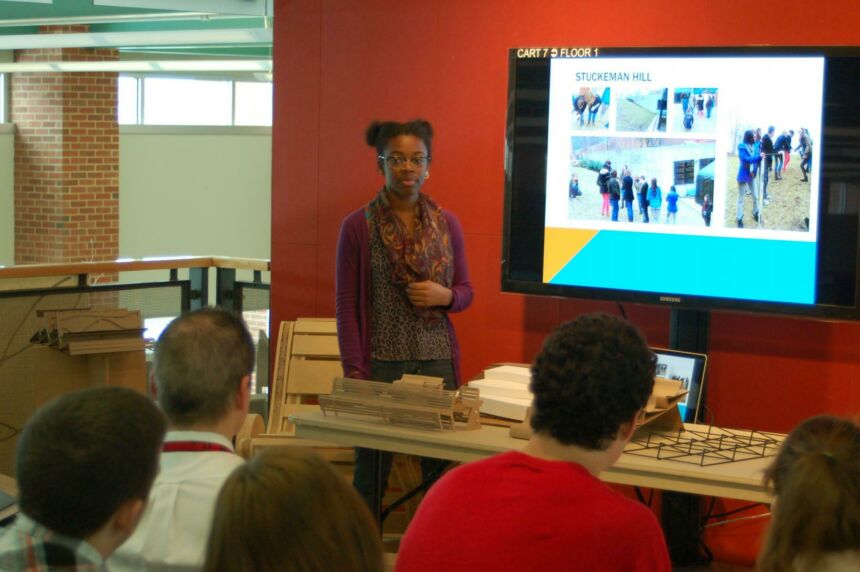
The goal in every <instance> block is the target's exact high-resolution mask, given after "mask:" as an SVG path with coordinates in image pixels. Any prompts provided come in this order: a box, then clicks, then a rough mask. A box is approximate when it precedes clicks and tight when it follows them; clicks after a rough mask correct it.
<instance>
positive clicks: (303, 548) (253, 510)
mask: <svg viewBox="0 0 860 572" xmlns="http://www.w3.org/2000/svg"><path fill="white" fill-rule="evenodd" d="M247 570H256V571H257V572H275V571H282V570H301V571H303V572H317V571H319V572H322V571H326V570H338V571H339V572H353V571H354V572H381V571H382V545H381V543H380V540H379V532H378V529H377V527H376V525H375V523H374V522H373V518H372V517H371V516H370V511H369V510H368V509H367V506H366V505H365V504H364V501H362V500H361V498H360V497H359V496H358V493H356V492H355V490H354V489H353V488H352V487H351V486H350V485H349V483H347V481H346V479H345V478H344V477H343V476H341V475H339V474H338V473H337V471H336V470H335V469H334V467H332V465H331V464H330V463H328V462H326V461H324V460H323V459H322V458H320V457H319V456H318V455H317V454H316V453H314V452H313V451H310V450H307V449H302V448H294V447H276V448H270V449H266V450H264V451H263V452H262V453H261V454H260V455H258V456H257V457H255V458H254V459H252V460H251V461H250V462H248V463H247V464H246V465H243V466H241V467H239V468H238V469H236V470H235V471H234V472H233V474H232V475H230V478H229V479H227V482H226V483H224V487H223V488H222V489H221V494H220V495H218V501H217V504H216V507H215V516H214V518H213V522H212V530H211V533H210V535H209V545H208V547H207V549H206V562H205V564H204V565H203V572H216V571H217V572H246V571H247Z"/></svg>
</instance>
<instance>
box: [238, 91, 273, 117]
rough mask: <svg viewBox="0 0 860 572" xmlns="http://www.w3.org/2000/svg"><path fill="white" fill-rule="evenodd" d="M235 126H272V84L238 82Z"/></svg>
mask: <svg viewBox="0 0 860 572" xmlns="http://www.w3.org/2000/svg"><path fill="white" fill-rule="evenodd" d="M235 85H236V107H235V112H234V114H233V125H271V124H272V83H271V82H266V83H259V82H250V81H237V82H236V84H235Z"/></svg>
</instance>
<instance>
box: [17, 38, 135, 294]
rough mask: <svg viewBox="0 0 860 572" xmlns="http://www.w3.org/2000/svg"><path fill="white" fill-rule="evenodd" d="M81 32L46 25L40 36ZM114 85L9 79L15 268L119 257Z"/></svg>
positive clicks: (89, 57)
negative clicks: (12, 144) (13, 174)
mask: <svg viewBox="0 0 860 572" xmlns="http://www.w3.org/2000/svg"><path fill="white" fill-rule="evenodd" d="M86 29H87V27H86V26H54V27H50V28H44V29H43V30H42V31H43V32H44V33H67V32H85V31H86ZM118 58H119V56H118V52H117V51H116V50H112V49H85V48H74V49H39V50H20V51H16V52H15V60H16V61H18V62H40V61H104V60H117V59H118ZM116 84H117V74H116V73H96V72H93V73H18V74H14V75H13V76H12V78H11V120H12V122H13V123H15V124H16V130H17V133H16V136H15V198H14V204H15V263H16V264H33V263H40V262H85V261H92V260H95V261H98V260H113V259H116V258H117V256H118V255H119V129H118V125H117V120H116V106H117V85H116ZM106 278H107V281H110V278H109V277H106Z"/></svg>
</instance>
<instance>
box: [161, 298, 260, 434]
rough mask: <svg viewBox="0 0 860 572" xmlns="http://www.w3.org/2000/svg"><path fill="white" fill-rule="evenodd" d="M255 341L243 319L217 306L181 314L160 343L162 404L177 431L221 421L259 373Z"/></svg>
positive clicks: (171, 324) (170, 325) (168, 327)
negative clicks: (244, 385) (248, 381)
mask: <svg viewBox="0 0 860 572" xmlns="http://www.w3.org/2000/svg"><path fill="white" fill-rule="evenodd" d="M254 360H255V356H254V340H253V339H252V338H251V334H250V333H249V332H248V327H247V326H246V325H245V321H244V320H243V319H242V317H241V316H239V315H236V314H233V313H231V312H227V311H226V310H220V309H218V308H202V309H200V310H194V311H193V312H187V313H185V314H182V315H181V316H179V317H178V318H176V319H175V320H173V321H172V322H170V324H169V325H168V326H167V328H166V329H165V330H164V332H162V333H161V336H159V338H158V342H156V344H155V356H154V361H153V365H154V370H153V371H154V378H155V385H156V388H157V389H158V403H159V405H161V408H162V409H163V410H164V413H165V414H166V415H167V418H168V419H169V420H170V422H171V423H173V424H174V425H176V426H178V427H183V426H186V427H187V426H189V425H194V424H197V423H201V422H206V423H210V422H214V421H218V420H219V419H220V418H221V417H222V416H224V414H225V413H227V411H228V410H229V406H230V401H231V399H233V397H234V396H235V395H236V392H237V391H238V390H239V385H240V383H241V381H242V378H243V377H245V376H246V375H250V374H251V372H253V371H254Z"/></svg>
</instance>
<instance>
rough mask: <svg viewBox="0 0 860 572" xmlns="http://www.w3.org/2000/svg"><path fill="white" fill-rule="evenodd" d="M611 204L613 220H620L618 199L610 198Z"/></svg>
mask: <svg viewBox="0 0 860 572" xmlns="http://www.w3.org/2000/svg"><path fill="white" fill-rule="evenodd" d="M609 205H610V206H611V207H612V220H614V221H617V220H618V199H609Z"/></svg>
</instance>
